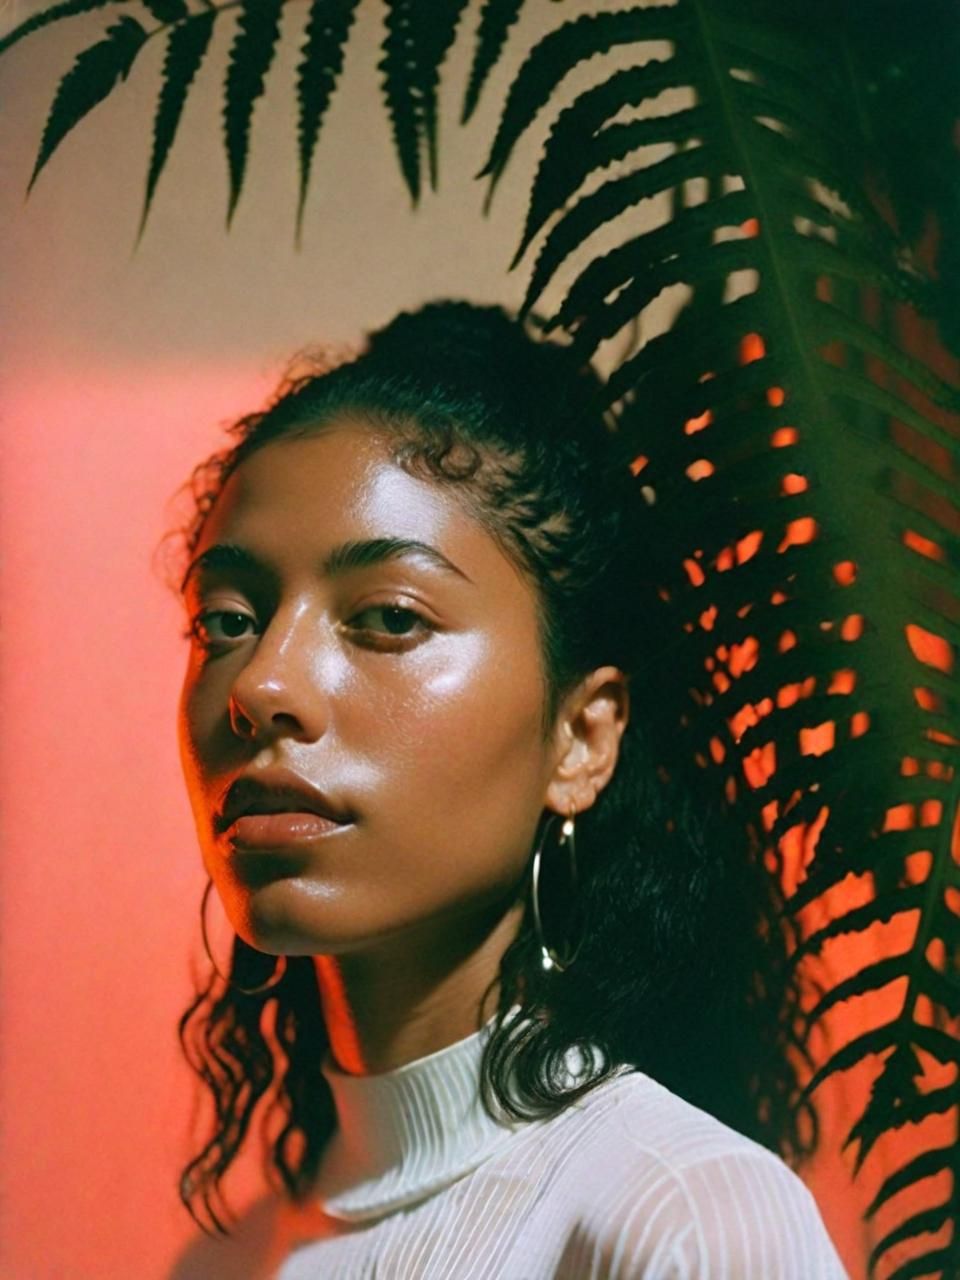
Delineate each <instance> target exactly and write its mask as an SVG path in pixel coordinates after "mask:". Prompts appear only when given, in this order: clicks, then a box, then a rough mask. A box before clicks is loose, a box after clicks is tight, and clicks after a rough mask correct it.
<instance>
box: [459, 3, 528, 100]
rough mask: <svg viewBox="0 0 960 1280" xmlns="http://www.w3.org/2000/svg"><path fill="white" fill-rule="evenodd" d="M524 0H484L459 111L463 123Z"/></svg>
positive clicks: (477, 98) (498, 54) (495, 61)
mask: <svg viewBox="0 0 960 1280" xmlns="http://www.w3.org/2000/svg"><path fill="white" fill-rule="evenodd" d="M522 8H523V0H485V3H484V6H483V8H482V10H481V11H480V24H479V26H478V27H477V42H476V46H475V48H474V51H473V63H472V64H471V67H470V78H469V80H468V82H467V90H466V93H465V94H464V99H463V107H462V108H461V111H460V123H461V124H466V123H467V121H468V120H469V119H470V117H471V116H472V115H473V113H474V111H475V110H476V108H477V103H478V102H479V101H480V95H481V93H482V92H483V86H484V85H485V84H486V82H487V77H488V76H489V75H490V72H491V71H492V70H493V68H494V67H495V66H496V63H497V59H498V58H499V57H500V54H501V53H502V52H503V47H504V45H505V43H506V40H507V33H508V32H509V30H510V28H511V27H512V26H513V24H514V23H515V22H516V20H517V18H518V17H519V16H520V10H521V9H522Z"/></svg>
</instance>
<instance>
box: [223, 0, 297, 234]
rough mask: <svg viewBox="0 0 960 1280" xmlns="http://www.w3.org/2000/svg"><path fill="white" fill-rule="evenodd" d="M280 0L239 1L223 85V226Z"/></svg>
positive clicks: (272, 47)
mask: <svg viewBox="0 0 960 1280" xmlns="http://www.w3.org/2000/svg"><path fill="white" fill-rule="evenodd" d="M282 11H283V0H243V3H242V4H241V5H240V11H239V17H238V18H237V34H236V38H235V40H234V42H233V47H232V48H231V50H230V61H229V64H228V66H227V77H226V81H225V84H224V102H223V123H224V137H225V140H226V146H227V162H228V165H229V169H230V203H229V206H228V209H227V225H228V226H229V225H230V223H231V222H232V220H233V215H234V212H235V211H236V207H237V201H238V200H239V199H240V192H241V190H242V188H243V179H244V175H245V174H246V170H247V150H248V147H249V144H250V120H251V117H252V115H253V107H254V103H255V102H256V100H257V99H258V98H259V97H260V95H261V94H262V93H263V89H264V78H265V76H266V74H267V71H268V70H269V69H270V64H271V62H272V61H273V56H274V53H275V51H276V47H277V41H278V40H279V38H280V14H281V12H282Z"/></svg>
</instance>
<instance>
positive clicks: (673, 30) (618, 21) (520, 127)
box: [477, 4, 687, 203]
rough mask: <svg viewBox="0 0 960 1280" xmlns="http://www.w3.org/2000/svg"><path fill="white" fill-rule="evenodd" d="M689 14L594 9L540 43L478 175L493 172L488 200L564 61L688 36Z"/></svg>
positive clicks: (670, 9)
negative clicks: (621, 47)
mask: <svg viewBox="0 0 960 1280" xmlns="http://www.w3.org/2000/svg"><path fill="white" fill-rule="evenodd" d="M686 19H687V9H686V8H685V7H684V6H683V5H680V6H677V5H672V4H671V5H651V6H650V7H649V8H646V7H644V8H636V9H633V10H630V11H625V12H622V13H600V14H588V15H586V16H585V17H582V18H577V19H575V20H574V21H573V22H566V23H564V24H563V26H562V27H558V28H557V30H556V31H552V32H551V33H550V34H549V35H548V36H545V37H544V38H543V40H541V41H540V42H539V43H538V44H537V45H535V46H534V48H533V49H532V50H531V52H530V54H529V56H528V57H527V59H526V61H525V62H524V64H523V66H522V67H521V68H520V71H519V73H518V75H517V78H516V79H515V80H514V82H513V84H512V85H511V86H510V93H509V95H508V97H507V101H506V104H505V106H504V108H503V111H502V113H501V116H500V124H499V126H498V128H497V134H496V137H495V138H494V140H493V146H492V147H491V148H490V158H489V159H488V160H487V163H486V165H485V166H484V167H483V168H482V169H481V170H480V172H479V173H478V174H477V177H478V178H482V177H485V176H486V175H487V174H489V175H490V189H489V193H488V197H487V200H488V203H489V200H490V198H491V197H492V195H493V191H494V188H495V187H496V185H497V183H498V182H499V180H500V176H501V174H502V173H503V169H504V166H505V165H506V162H507V159H508V158H509V155H510V152H511V151H512V150H513V147H514V146H515V145H516V142H517V140H518V138H519V137H520V135H521V134H522V133H524V132H525V130H526V129H527V128H529V126H530V124H531V123H532V122H533V120H534V118H535V117H536V116H537V114H538V113H539V112H540V111H541V110H542V109H543V108H544V107H545V106H546V105H547V103H548V102H549V100H550V97H551V95H552V92H553V90H554V89H555V88H556V84H557V80H558V76H557V74H556V69H557V67H558V66H562V65H566V66H567V67H568V68H572V67H574V66H576V65H577V64H578V63H580V62H583V61H585V60H586V59H588V58H591V57H593V56H594V55H595V54H598V53H608V52H609V51H610V50H611V49H613V48H615V47H616V46H617V45H625V44H634V43H636V42H637V41H638V40H657V39H664V40H669V39H682V38H683V35H684V28H685V26H686V25H687V23H686Z"/></svg>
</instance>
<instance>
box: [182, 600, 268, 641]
mask: <svg viewBox="0 0 960 1280" xmlns="http://www.w3.org/2000/svg"><path fill="white" fill-rule="evenodd" d="M221 620H222V621H221ZM248 622H249V623H253V622H254V619H253V618H251V617H250V615H249V614H246V613H240V612H239V611H238V610H234V609H206V610H204V612H203V613H198V614H197V616H196V617H195V618H194V619H193V620H192V621H191V623H190V625H189V626H188V627H187V629H186V631H184V632H183V635H184V637H185V638H186V639H187V640H196V641H197V643H198V644H199V645H200V646H201V647H202V648H204V649H210V648H212V647H213V646H214V645H216V644H224V643H227V642H229V641H230V640H242V639H243V638H244V637H243V634H242V627H243V626H244V624H245V623H248ZM218 624H219V625H220V626H221V627H222V628H223V633H222V634H219V635H218V634H217V625H218Z"/></svg>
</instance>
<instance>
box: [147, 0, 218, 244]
mask: <svg viewBox="0 0 960 1280" xmlns="http://www.w3.org/2000/svg"><path fill="white" fill-rule="evenodd" d="M154 5H155V6H156V0H154ZM160 7H161V8H167V7H169V8H171V9H173V8H175V7H176V5H175V4H174V5H171V6H167V5H165V4H163V5H161V6H160ZM215 20H216V11H215V10H213V9H208V10H206V11H204V12H202V13H198V14H195V15H194V16H192V17H187V18H186V19H185V20H184V21H182V22H179V23H178V24H177V25H176V26H174V27H172V28H171V31H170V36H169V39H168V40H167V49H166V54H165V56H164V61H163V83H162V85H161V88H160V97H159V100H158V102H157V112H156V116H155V117H154V122H153V150H152V153H151V156H150V167H149V169H148V171H147V188H146V194H145V196H144V202H143V214H142V216H141V218H140V230H139V232H138V236H137V238H138V240H139V238H140V237H141V236H142V235H143V230H144V227H145V226H146V225H147V217H148V216H149V213H150V206H151V204H152V202H153V196H154V192H155V191H156V188H157V183H158V182H159V180H160V174H161V173H162V172H163V167H164V165H165V164H166V161H167V156H168V155H169V153H170V148H171V147H172V146H173V141H174V138H175V137H176V134H177V127H178V126H179V124H180V116H181V114H182V113H183V107H184V103H185V102H186V100H187V93H188V92H189V89H190V86H191V84H193V80H194V77H195V76H196V74H197V71H198V70H199V68H200V64H201V63H202V61H203V58H204V55H205V54H206V52H207V49H208V48H209V46H210V37H211V36H212V35H213V24H214V21H215Z"/></svg>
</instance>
